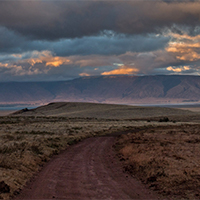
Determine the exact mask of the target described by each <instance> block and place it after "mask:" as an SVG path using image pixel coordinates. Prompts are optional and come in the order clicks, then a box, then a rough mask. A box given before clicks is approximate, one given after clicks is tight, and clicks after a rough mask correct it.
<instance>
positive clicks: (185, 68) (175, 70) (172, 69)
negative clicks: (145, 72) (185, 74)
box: [166, 66, 190, 72]
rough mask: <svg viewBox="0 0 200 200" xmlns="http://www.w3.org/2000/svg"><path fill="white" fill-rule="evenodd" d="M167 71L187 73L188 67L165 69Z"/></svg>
mask: <svg viewBox="0 0 200 200" xmlns="http://www.w3.org/2000/svg"><path fill="white" fill-rule="evenodd" d="M166 69H167V70H168V71H173V72H182V71H187V70H190V67H189V66H183V67H172V66H170V67H167V68H166Z"/></svg>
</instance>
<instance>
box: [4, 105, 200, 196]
mask: <svg viewBox="0 0 200 200" xmlns="http://www.w3.org/2000/svg"><path fill="white" fill-rule="evenodd" d="M51 106H54V107H53V108H51ZM81 106H82V105H81ZM89 106H90V105H89ZM89 106H88V104H87V106H86V107H84V108H83V107H81V108H80V104H71V105H70V107H69V104H68V105H67V108H66V107H64V106H63V104H62V105H60V104H56V105H55V104H51V105H50V107H41V108H38V109H36V110H33V111H30V112H23V111H22V112H18V113H17V114H15V115H10V116H4V117H0V141H1V146H0V182H2V181H4V183H6V185H8V186H9V188H10V191H9V192H2V191H3V190H2V191H1V192H0V198H3V199H9V198H11V197H12V196H13V195H15V194H17V193H18V192H19V191H20V189H21V188H23V186H24V185H25V184H26V182H27V181H28V180H29V179H30V178H31V177H32V176H33V174H34V173H36V172H37V171H38V170H40V169H41V166H43V165H44V163H45V162H47V161H48V160H49V159H50V158H51V157H52V156H53V155H54V154H58V153H59V152H60V151H61V150H64V149H66V148H67V147H68V146H69V145H72V144H74V143H76V142H78V141H80V140H82V139H84V138H87V137H94V136H100V135H105V134H110V133H115V132H120V131H130V134H128V135H124V136H122V138H120V139H119V140H118V142H117V147H118V149H117V150H118V153H119V154H120V156H121V157H122V158H123V159H124V160H126V162H125V163H124V164H125V169H126V170H127V171H130V172H131V173H134V175H136V176H137V177H139V178H141V180H143V179H142V177H143V175H141V176H140V174H141V171H140V170H132V171H131V170H129V169H132V168H131V166H140V165H141V163H140V161H141V162H142V163H143V162H144V165H147V166H148V167H149V168H151V169H150V170H153V172H152V173H154V174H155V173H156V171H155V169H154V167H156V166H157V167H158V168H159V166H160V160H162V162H164V161H163V160H165V159H167V158H168V157H167V156H166V155H165V154H164V153H163V152H165V151H167V150H163V148H168V147H169V148H171V146H170V145H172V144H171V143H173V145H172V146H173V149H174V154H173V155H174V157H173V156H172V158H176V157H177V158H179V157H181V156H180V155H179V153H178V151H176V149H179V148H186V147H188V146H189V147H190V148H191V149H189V150H188V149H186V150H185V149H184V152H185V151H186V152H187V151H190V150H193V152H195V153H194V154H195V155H196V154H197V153H198V152H196V151H197V150H199V149H198V148H199V147H197V146H198V141H199V138H198V137H199V136H198V134H197V132H198V127H196V126H197V125H196V124H197V123H198V121H197V120H198V119H199V115H198V114H194V113H192V112H190V111H182V110H176V109H172V110H170V109H169V108H167V109H162V108H158V109H153V108H142V107H139V108H136V109H135V111H134V110H133V109H130V108H131V107H126V106H125V107H123V106H120V108H119V107H115V106H111V109H110V110H109V105H106V106H105V107H104V108H102V106H99V105H98V104H97V108H95V106H94V105H93V104H92V107H91V109H89ZM151 113H152V115H151ZM98 114H99V117H98ZM70 116H72V117H70ZM77 116H80V117H77ZM166 116H169V121H167V122H163V123H161V122H159V119H164V117H166ZM192 117H193V118H192ZM191 119H194V120H193V122H191ZM161 121H162V120H161ZM183 121H184V123H183ZM161 124H162V126H163V125H164V126H165V127H167V128H166V130H165V128H160V129H159V128H158V129H157V128H156V127H158V126H160V125H161ZM182 124H185V125H182ZM189 124H190V125H189ZM191 124H193V126H194V127H196V128H194V129H193V128H192V129H188V128H187V126H188V127H189V126H191ZM182 126H183V128H181V127H182ZM136 127H140V128H142V129H143V131H139V132H136V133H134V134H131V132H132V131H133V130H135V128H136ZM171 129H172V130H171ZM161 130H162V131H163V132H162V131H161ZM176 130H182V133H179V132H178V133H174V132H176ZM184 130H185V131H186V132H187V134H186V133H184ZM170 131H172V133H171V132H170ZM170 133H171V134H170ZM181 134H185V135H183V136H182V135H181ZM140 135H144V137H141V136H140ZM180 135H181V138H182V140H183V142H182V141H181V140H178V139H180V137H179V136H180ZM132 137H133V138H134V137H136V138H138V137H141V138H142V139H141V140H140V139H137V140H138V143H137V142H136V146H133V145H134V144H135V143H134V142H133V143H131V142H130V141H134V140H135V139H133V138H132ZM160 137H161V138H165V137H166V138H167V139H166V140H165V139H162V140H163V141H161V138H160ZM173 138H175V141H173ZM143 139H144V144H143ZM146 140H148V141H149V142H147V143H145V141H146ZM168 141H169V142H168ZM176 141H178V142H179V143H177V142H176ZM186 141H191V142H186ZM195 141H197V143H195ZM193 144H195V145H196V146H195V148H193ZM140 145H141V146H140ZM130 146H131V147H130ZM151 148H152V149H151ZM126 149H128V150H126ZM138 149H141V152H142V153H141V154H140V153H138V154H137V156H135V153H136V152H137V150H138ZM155 149H156V150H157V152H156V151H155V152H154V150H155ZM126 152H129V153H128V154H127V153H126ZM158 152H160V154H158ZM154 153H155V155H154V157H155V158H154V157H152V155H153V154H154ZM157 154H158V156H157ZM170 155H171V154H170ZM189 155H192V154H188V156H189ZM165 157H166V158H165ZM182 157H183V159H182ZM182 157H181V158H180V159H179V160H178V161H181V162H182V161H183V160H184V159H185V161H188V160H187V159H186V158H185V157H184V156H182ZM133 158H135V159H136V158H137V159H139V161H135V160H133ZM161 158H162V159H161ZM170 158H171V157H170ZM123 159H122V160H123ZM149 159H150V160H149ZM151 159H153V161H154V159H155V160H156V159H158V161H157V160H156V162H152V160H151ZM193 159H194V160H193ZM195 159H196V157H195V158H194V156H193V157H191V162H194V163H196V164H197V165H199V164H200V163H199V161H197V160H195ZM132 160H133V163H132ZM192 160H193V161H192ZM137 162H138V163H137ZM149 162H152V163H154V164H152V165H150V164H148V163H149ZM167 162H168V160H167V161H166V163H167ZM178 164H181V165H182V167H183V169H184V170H185V167H186V166H185V165H184V163H178ZM136 168H137V167H136ZM139 168H140V167H139ZM174 168H176V166H174ZM195 170H196V171H195V172H194V175H195V174H196V175H197V174H198V173H199V171H198V169H195ZM144 171H145V170H144ZM154 171H155V172H154ZM177 171H178V170H177ZM145 173H147V174H148V172H145ZM159 173H161V172H159ZM165 173H166V174H167V176H168V173H170V169H168V171H166V172H165ZM180 173H182V172H180ZM186 173H188V174H190V171H188V168H186ZM154 174H153V175H154ZM153 175H148V176H147V177H148V178H150V179H151V176H153ZM160 177H164V176H160ZM196 177H198V176H196ZM176 178H177V177H176V176H174V181H175V180H176ZM158 180H159V179H156V181H158ZM184 180H186V179H184ZM143 181H144V182H147V183H148V181H147V180H143ZM154 182H155V181H154ZM154 182H153V184H156V183H157V182H156V183H154ZM148 184H149V183H148ZM162 184H165V182H164V181H163V183H162ZM150 187H151V188H158V186H156V185H155V186H154V185H152V186H150ZM160 187H161V186H160ZM163 187H164V186H163ZM166 188H167V184H166ZM166 188H165V189H163V188H162V187H161V188H158V189H159V191H161V192H164V191H165V192H166V194H168V193H169V190H168V189H166ZM170 194H174V193H173V191H170ZM177 195H178V194H177ZM187 195H188V197H194V196H192V195H189V194H187Z"/></svg>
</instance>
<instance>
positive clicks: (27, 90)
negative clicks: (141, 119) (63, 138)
mask: <svg viewBox="0 0 200 200" xmlns="http://www.w3.org/2000/svg"><path fill="white" fill-rule="evenodd" d="M59 101H65V102H69V101H70V102H96V103H119V104H168V103H191V102H193V103H194V102H195V103H196V102H199V101H200V76H188V75H181V76H180V75H155V76H98V77H81V78H77V79H73V80H69V81H51V82H0V104H1V105H2V104H35V105H41V104H46V103H49V102H59Z"/></svg>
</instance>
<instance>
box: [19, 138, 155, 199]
mask: <svg viewBox="0 0 200 200" xmlns="http://www.w3.org/2000/svg"><path fill="white" fill-rule="evenodd" d="M114 139H115V138H114V137H111V136H110V137H96V138H89V139H86V140H84V141H83V142H80V143H78V144H76V145H74V146H72V147H70V148H69V149H68V150H66V151H64V152H63V153H61V154H60V155H58V156H56V157H54V159H52V160H51V161H50V162H49V163H48V164H47V165H46V166H45V167H44V168H43V170H42V171H41V172H40V173H39V174H38V175H37V177H35V178H34V180H32V181H31V182H30V183H29V184H28V185H27V187H26V188H25V189H24V190H22V192H21V194H20V195H18V196H17V197H16V199H53V198H56V199H158V197H157V196H155V195H154V194H152V192H150V191H149V190H148V189H146V188H145V187H144V186H143V185H142V184H141V183H139V182H138V181H136V180H135V179H134V178H133V177H131V176H129V175H128V174H126V173H123V171H122V166H121V163H120V162H119V161H118V160H117V158H115V152H113V148H112V145H113V144H114Z"/></svg>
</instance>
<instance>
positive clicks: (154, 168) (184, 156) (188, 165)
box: [116, 124, 200, 199]
mask: <svg viewBox="0 0 200 200" xmlns="http://www.w3.org/2000/svg"><path fill="white" fill-rule="evenodd" d="M199 130H200V125H189V124H188V125H181V126H176V127H173V126H168V127H157V128H150V129H145V130H141V131H138V132H135V133H131V132H130V133H129V134H127V135H122V136H121V137H120V138H118V141H117V143H116V149H117V150H118V152H119V156H120V158H121V161H122V162H123V164H124V170H125V171H128V172H130V173H131V174H133V175H134V176H136V177H138V178H139V179H140V180H141V181H142V182H144V183H146V184H147V185H148V186H149V187H150V188H151V189H153V190H156V191H158V192H159V193H162V194H165V195H166V196H168V197H172V198H175V199H177V198H179V199H180V198H186V199H199V198H200V168H199V166H200V160H199V154H200V132H199Z"/></svg>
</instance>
